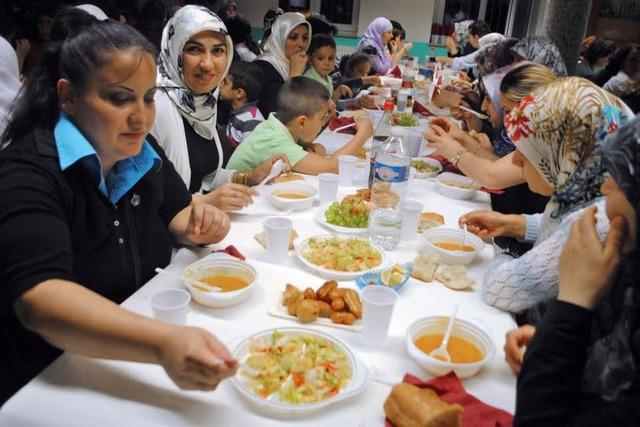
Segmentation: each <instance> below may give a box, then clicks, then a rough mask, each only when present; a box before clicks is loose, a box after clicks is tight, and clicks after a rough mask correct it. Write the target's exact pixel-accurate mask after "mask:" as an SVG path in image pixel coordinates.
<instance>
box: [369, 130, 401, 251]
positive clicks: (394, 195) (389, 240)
mask: <svg viewBox="0 0 640 427" xmlns="http://www.w3.org/2000/svg"><path fill="white" fill-rule="evenodd" d="M410 168H411V157H410V156H409V155H408V153H407V150H406V147H405V141H404V137H403V132H402V130H401V129H397V128H391V136H390V137H389V138H387V140H386V141H384V142H383V143H381V144H380V145H379V147H378V150H377V152H376V160H375V164H374V174H373V183H372V186H371V203H372V205H373V210H372V212H371V214H370V215H369V228H368V231H369V238H370V239H371V240H372V241H374V242H375V243H378V244H379V245H380V246H382V247H383V248H384V249H386V250H393V249H395V248H396V246H398V243H400V230H401V228H402V217H401V216H400V213H399V211H398V206H399V205H400V201H401V200H402V198H403V197H404V193H405V191H406V188H407V185H408V180H409V172H410Z"/></svg>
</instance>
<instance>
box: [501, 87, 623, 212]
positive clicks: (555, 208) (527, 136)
mask: <svg viewBox="0 0 640 427" xmlns="http://www.w3.org/2000/svg"><path fill="white" fill-rule="evenodd" d="M631 117H633V113H632V112H631V110H630V109H629V108H628V107H627V106H626V105H625V104H624V102H622V101H621V100H620V99H618V98H617V97H615V96H613V95H611V94H610V93H609V92H607V91H605V90H603V89H601V88H599V87H598V86H596V85H594V84H593V83H591V82H590V81H588V80H585V79H581V78H578V77H568V78H564V79H561V80H559V81H557V82H554V83H551V84H549V85H547V86H545V87H543V88H540V89H538V90H537V91H535V92H534V93H533V94H532V95H531V96H528V97H526V98H525V99H524V100H523V101H522V103H521V104H520V106H519V107H518V108H514V109H513V110H512V111H511V113H510V114H508V115H506V116H505V129H506V131H507V134H508V135H509V138H510V139H511V141H513V143H514V144H515V146H516V148H517V149H518V150H519V151H520V153H521V154H522V155H523V156H525V157H526V158H527V160H528V161H529V162H531V164H532V165H533V166H534V167H535V168H536V170H537V171H538V173H540V175H541V176H542V177H543V178H544V179H545V181H546V182H547V183H548V184H549V186H550V187H551V188H552V189H553V195H552V196H551V200H550V201H549V205H547V212H548V213H549V215H550V217H551V218H560V217H563V216H564V215H565V214H567V213H569V212H572V211H574V210H576V209H580V208H582V207H584V206H585V205H587V204H589V203H591V201H592V200H594V199H595V198H597V197H599V196H601V193H600V186H601V184H602V182H603V180H604V174H603V169H602V159H601V157H602V141H603V140H604V138H605V137H606V136H607V135H609V134H611V133H612V132H615V131H616V130H617V129H618V127H619V126H621V125H623V124H624V123H625V122H626V121H627V120H628V119H630V118H631Z"/></svg>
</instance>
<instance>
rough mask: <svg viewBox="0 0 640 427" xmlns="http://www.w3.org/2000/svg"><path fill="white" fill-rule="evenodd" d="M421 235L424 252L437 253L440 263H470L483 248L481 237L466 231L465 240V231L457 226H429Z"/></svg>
mask: <svg viewBox="0 0 640 427" xmlns="http://www.w3.org/2000/svg"><path fill="white" fill-rule="evenodd" d="M423 236H424V250H425V252H427V253H428V254H431V255H438V260H439V262H440V263H441V264H460V265H468V264H471V263H472V262H473V259H474V258H475V256H476V254H478V252H480V251H482V249H483V248H484V242H483V241H482V239H481V238H479V237H478V236H476V235H475V234H473V233H469V232H467V239H466V242H465V232H464V230H461V229H459V228H449V227H436V228H430V229H428V230H425V232H424V233H423Z"/></svg>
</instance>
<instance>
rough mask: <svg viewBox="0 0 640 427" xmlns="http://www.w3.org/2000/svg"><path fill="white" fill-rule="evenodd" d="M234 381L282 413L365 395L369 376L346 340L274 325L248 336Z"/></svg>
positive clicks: (266, 406) (236, 354)
mask: <svg viewBox="0 0 640 427" xmlns="http://www.w3.org/2000/svg"><path fill="white" fill-rule="evenodd" d="M233 356H234V357H235V358H236V359H237V360H239V361H240V368H239V369H238V373H237V374H236V376H235V377H233V379H232V383H233V384H234V386H235V387H236V388H237V389H238V391H239V392H240V393H241V394H242V395H243V396H244V397H245V398H247V399H248V400H249V401H251V402H252V403H253V404H254V405H256V406H257V407H259V408H261V409H266V410H268V411H270V412H276V413H280V414H301V413H306V412H311V411H315V410H318V409H321V408H324V407H326V406H329V405H332V404H334V403H336V402H339V401H342V400H345V399H347V398H350V397H352V396H355V395H357V394H359V393H361V392H362V391H363V390H364V388H365V387H366V384H367V380H368V377H369V370H368V368H367V366H366V365H365V364H364V363H362V362H361V361H360V360H359V359H358V358H357V356H356V355H355V354H354V353H353V351H352V350H351V349H350V348H349V346H348V345H347V344H346V343H344V342H343V341H341V340H339V339H337V338H335V337H333V336H331V335H329V334H327V333H324V332H320V331H315V330H311V329H307V328H301V327H284V328H272V329H267V330H264V331H261V332H258V333H256V334H254V335H252V336H250V337H248V338H245V339H243V340H242V341H241V342H240V343H239V344H238V345H237V346H236V347H235V349H234V350H233Z"/></svg>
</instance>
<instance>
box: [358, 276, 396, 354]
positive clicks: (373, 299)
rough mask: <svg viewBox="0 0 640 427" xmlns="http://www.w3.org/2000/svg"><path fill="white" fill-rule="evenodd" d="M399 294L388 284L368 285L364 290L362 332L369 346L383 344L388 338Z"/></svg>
mask: <svg viewBox="0 0 640 427" xmlns="http://www.w3.org/2000/svg"><path fill="white" fill-rule="evenodd" d="M397 300H398V294H397V293H396V291H394V290H393V289H391V288H389V287H387V286H375V285H374V286H367V287H365V288H364V289H363V290H362V333H361V335H360V340H361V341H362V343H363V344H365V345H369V346H376V347H379V346H382V345H384V342H385V340H386V339H387V333H388V332H389V325H390V324H391V317H392V316H393V308H394V307H395V304H396V301H397Z"/></svg>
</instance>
